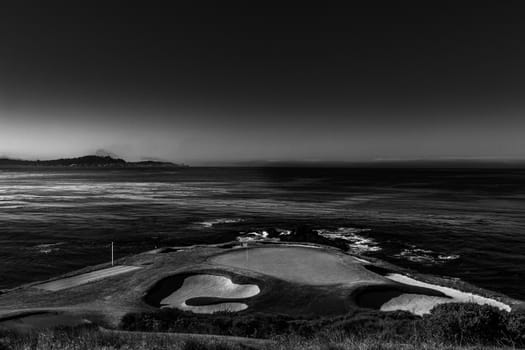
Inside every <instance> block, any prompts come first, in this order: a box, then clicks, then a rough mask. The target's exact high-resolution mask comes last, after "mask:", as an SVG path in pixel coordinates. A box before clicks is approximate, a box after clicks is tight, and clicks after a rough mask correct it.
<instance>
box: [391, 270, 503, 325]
mask: <svg viewBox="0 0 525 350" xmlns="http://www.w3.org/2000/svg"><path fill="white" fill-rule="evenodd" d="M386 277H387V278H388V279H390V280H392V281H396V282H399V283H404V284H408V285H411V286H417V287H423V288H428V289H433V290H437V291H440V292H442V293H443V294H445V295H447V296H449V297H450V299H448V298H442V297H432V296H427V295H421V294H402V295H400V296H398V297H396V298H393V299H391V300H389V301H388V302H387V303H385V304H383V305H382V306H381V310H382V311H393V310H406V311H409V312H411V313H413V314H416V315H423V314H428V313H430V310H432V308H433V307H434V306H437V305H439V304H444V303H475V304H479V305H491V306H495V307H497V308H498V309H500V310H504V311H507V312H510V310H511V307H510V306H509V305H507V304H504V303H502V302H500V301H497V300H494V299H490V298H486V297H482V296H480V295H476V294H472V293H467V292H462V291H460V290H457V289H454V288H450V287H442V286H438V285H435V284H430V283H426V282H421V281H418V280H415V279H413V278H410V277H408V276H404V275H401V274H397V273H392V274H388V275H386Z"/></svg>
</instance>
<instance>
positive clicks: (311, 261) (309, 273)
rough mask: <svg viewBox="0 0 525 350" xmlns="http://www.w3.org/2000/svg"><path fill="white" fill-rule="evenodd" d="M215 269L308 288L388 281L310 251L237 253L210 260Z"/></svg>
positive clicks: (346, 259) (347, 262)
mask: <svg viewBox="0 0 525 350" xmlns="http://www.w3.org/2000/svg"><path fill="white" fill-rule="evenodd" d="M209 261H210V262H211V263H213V264H215V265H224V266H228V267H233V268H237V269H244V270H251V271H254V272H258V273H261V274H265V275H269V276H272V277H276V278H279V279H282V280H285V281H289V282H295V283H301V284H308V285H329V284H357V283H359V284H360V283H378V282H384V281H385V279H384V278H383V277H381V276H379V275H377V274H375V273H371V272H370V271H368V270H366V269H365V268H363V267H362V266H361V264H359V263H357V262H355V261H354V260H353V258H352V257H350V256H347V257H343V256H341V255H339V254H334V252H329V251H325V250H322V249H317V248H308V247H256V248H248V249H237V250H233V251H229V252H226V253H224V254H219V255H216V256H214V257H212V258H211V259H210V260H209Z"/></svg>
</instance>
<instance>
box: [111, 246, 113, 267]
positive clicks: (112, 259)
mask: <svg viewBox="0 0 525 350" xmlns="http://www.w3.org/2000/svg"><path fill="white" fill-rule="evenodd" d="M111 266H113V242H111Z"/></svg>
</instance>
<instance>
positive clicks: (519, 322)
mask: <svg viewBox="0 0 525 350" xmlns="http://www.w3.org/2000/svg"><path fill="white" fill-rule="evenodd" d="M507 334H508V336H509V338H510V341H511V342H512V343H513V344H514V345H517V346H525V313H523V312H519V313H518V312H512V313H511V314H510V315H509V317H508V320H507Z"/></svg>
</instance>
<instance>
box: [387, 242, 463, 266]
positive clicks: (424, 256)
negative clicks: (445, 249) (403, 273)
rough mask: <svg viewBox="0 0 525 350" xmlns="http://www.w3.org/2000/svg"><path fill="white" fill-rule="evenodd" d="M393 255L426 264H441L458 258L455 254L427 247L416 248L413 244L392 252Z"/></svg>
mask: <svg viewBox="0 0 525 350" xmlns="http://www.w3.org/2000/svg"><path fill="white" fill-rule="evenodd" d="M394 257H395V258H398V259H405V260H409V261H412V262H416V263H422V264H428V265H433V264H441V263H445V262H447V261H450V260H456V259H459V258H460V256H459V255H457V254H450V255H447V254H443V253H438V252H435V251H433V250H429V249H421V248H416V247H415V246H412V248H407V249H403V250H402V251H401V252H400V253H398V254H394Z"/></svg>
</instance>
